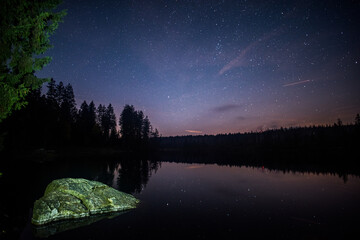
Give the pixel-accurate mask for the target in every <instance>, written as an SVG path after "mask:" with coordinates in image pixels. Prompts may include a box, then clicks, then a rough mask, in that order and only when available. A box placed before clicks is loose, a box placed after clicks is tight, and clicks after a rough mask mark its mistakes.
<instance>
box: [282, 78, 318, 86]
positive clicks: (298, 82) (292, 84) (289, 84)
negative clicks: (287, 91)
mask: <svg viewBox="0 0 360 240" xmlns="http://www.w3.org/2000/svg"><path fill="white" fill-rule="evenodd" d="M307 82H311V80H310V79H307V80H303V81H297V82H291V83H287V84H284V85H283V87H290V86H295V85H298V84H302V83H307Z"/></svg>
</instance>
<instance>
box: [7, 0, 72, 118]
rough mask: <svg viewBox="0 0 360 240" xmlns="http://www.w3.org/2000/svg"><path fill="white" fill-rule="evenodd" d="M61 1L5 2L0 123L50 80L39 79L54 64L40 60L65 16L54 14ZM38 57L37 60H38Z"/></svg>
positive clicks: (61, 13) (42, 58) (43, 59)
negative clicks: (46, 67)
mask: <svg viewBox="0 0 360 240" xmlns="http://www.w3.org/2000/svg"><path fill="white" fill-rule="evenodd" d="M59 3H60V1H59V0H43V1H37V0H26V1H25V0H2V1H1V7H0V36H1V38H0V122H1V121H2V120H3V119H5V118H6V117H7V116H8V115H9V114H11V112H12V111H13V110H18V109H20V108H22V107H24V106H25V105H26V104H27V102H26V100H25V97H26V96H27V95H28V93H29V91H32V90H34V89H37V88H39V87H40V86H41V85H42V84H43V83H44V82H45V81H48V80H49V79H46V78H38V77H37V76H36V75H35V71H39V70H41V69H42V68H43V67H44V66H45V65H46V64H48V63H49V62H50V60H51V58H50V57H39V56H40V55H41V54H43V53H45V51H46V50H47V49H49V48H50V47H51V45H50V40H49V37H50V36H51V34H53V33H54V31H55V30H56V29H57V27H58V24H59V22H60V21H61V20H62V18H63V17H64V16H65V12H64V11H61V12H53V10H54V9H55V8H56V7H57V6H58V4H59ZM35 56H36V57H35Z"/></svg>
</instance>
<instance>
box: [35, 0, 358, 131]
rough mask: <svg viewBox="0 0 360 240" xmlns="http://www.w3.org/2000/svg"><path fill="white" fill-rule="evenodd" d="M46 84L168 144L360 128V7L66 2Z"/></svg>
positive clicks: (351, 3)
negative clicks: (139, 121)
mask: <svg viewBox="0 0 360 240" xmlns="http://www.w3.org/2000/svg"><path fill="white" fill-rule="evenodd" d="M60 8H61V9H63V8H64V9H67V10H68V15H67V16H66V17H65V19H64V23H62V24H60V26H59V29H58V30H57V32H56V33H55V35H54V36H53V37H52V38H51V42H52V44H53V45H54V48H53V49H51V50H50V51H48V52H47V55H50V56H52V57H53V61H52V62H51V64H49V65H48V66H47V67H45V68H44V70H42V72H41V73H39V75H41V76H46V77H54V79H55V80H56V81H63V82H64V83H71V84H72V85H73V87H74V91H75V96H76V98H77V99H76V100H77V103H78V106H79V105H80V103H81V102H82V101H84V100H86V101H88V102H89V101H91V100H94V102H95V104H96V105H98V104H100V103H101V104H108V103H112V105H114V106H115V110H116V113H117V117H118V116H119V114H120V112H121V110H122V108H123V106H124V105H125V104H133V105H134V106H135V108H136V109H139V110H143V111H144V113H145V114H146V115H148V116H149V118H150V121H151V123H152V125H153V126H154V127H156V128H158V129H159V131H160V133H162V134H163V135H164V136H168V135H187V134H217V133H228V132H246V131H258V130H265V129H269V128H279V127H291V126H308V125H313V124H316V125H317V124H332V123H334V122H335V121H336V119H337V118H341V119H342V120H343V122H344V123H350V122H353V120H354V118H355V115H356V113H359V112H360V96H359V92H360V81H359V80H360V79H359V76H360V68H359V63H360V45H359V42H360V34H359V30H358V22H360V21H359V20H360V19H359V18H360V17H359V16H358V12H359V11H360V5H359V3H357V2H356V1H180V0H179V1H136V0H133V1H90V0H89V1H70V0H64V2H63V4H62V5H61V6H60Z"/></svg>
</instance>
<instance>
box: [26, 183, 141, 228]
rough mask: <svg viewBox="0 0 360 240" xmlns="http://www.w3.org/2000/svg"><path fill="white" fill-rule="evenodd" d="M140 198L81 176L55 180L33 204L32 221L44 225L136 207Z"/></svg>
mask: <svg viewBox="0 0 360 240" xmlns="http://www.w3.org/2000/svg"><path fill="white" fill-rule="evenodd" d="M137 203H139V200H138V199H136V198H135V197H133V196H132V195H130V194H127V193H123V192H120V191H117V190H116V189H114V188H111V187H109V186H107V185H105V184H103V183H100V182H96V181H89V180H86V179H82V178H64V179H58V180H54V181H52V182H51V183H50V184H49V185H48V186H47V188H46V190H45V194H44V196H43V197H41V198H40V199H39V200H36V201H35V203H34V210H33V217H32V220H31V222H32V223H33V224H35V225H42V224H45V223H49V222H52V221H57V220H61V219H75V218H82V217H87V216H90V215H93V214H100V213H110V212H117V211H122V210H128V209H132V208H135V207H136V205H137Z"/></svg>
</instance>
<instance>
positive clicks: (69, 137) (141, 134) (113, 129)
mask: <svg viewBox="0 0 360 240" xmlns="http://www.w3.org/2000/svg"><path fill="white" fill-rule="evenodd" d="M26 101H27V102H28V106H27V107H26V108H23V109H21V110H19V111H15V112H14V113H13V114H12V115H11V116H10V117H8V118H7V119H5V120H4V121H3V122H2V123H1V124H0V140H1V141H2V142H3V143H2V144H1V142H0V145H2V146H3V148H5V149H6V150H10V151H11V150H23V149H24V150H30V149H39V148H44V149H56V148H59V147H69V146H81V147H95V146H96V147H101V146H111V147H117V148H123V149H126V150H132V149H134V148H147V147H149V144H150V139H151V138H157V137H158V136H159V132H158V130H157V129H153V127H152V125H151V123H150V120H149V118H148V116H145V115H144V113H143V112H142V111H137V110H135V108H134V106H132V105H126V106H125V107H124V109H123V111H122V113H121V115H120V116H119V127H117V118H116V115H115V112H114V107H113V105H112V104H111V103H109V104H108V105H107V106H106V105H104V104H99V105H98V106H96V105H95V103H94V102H93V101H91V102H90V103H87V102H86V101H84V102H82V103H81V105H80V108H79V109H77V107H76V101H75V95H74V91H73V88H72V86H71V84H67V85H64V83H63V82H59V83H58V84H57V83H56V82H55V80H54V79H51V81H50V82H49V83H48V85H47V91H46V93H45V94H42V91H41V89H36V90H33V91H32V92H31V93H29V94H28V96H27V97H26ZM118 128H119V129H120V130H118Z"/></svg>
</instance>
